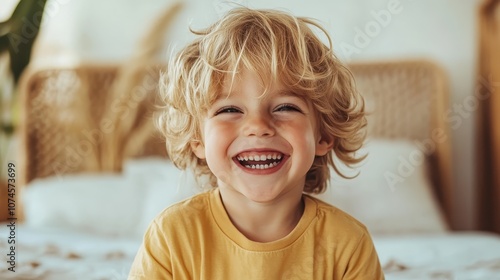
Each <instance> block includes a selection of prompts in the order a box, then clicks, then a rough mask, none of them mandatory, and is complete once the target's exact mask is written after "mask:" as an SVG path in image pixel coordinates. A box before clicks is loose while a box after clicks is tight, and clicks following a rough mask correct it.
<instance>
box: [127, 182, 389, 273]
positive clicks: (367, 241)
mask: <svg viewBox="0 0 500 280" xmlns="http://www.w3.org/2000/svg"><path fill="white" fill-rule="evenodd" d="M304 202H305V208H304V213H303V215H302V217H301V219H300V221H299V223H298V224H297V226H296V227H295V229H294V230H293V231H292V232H290V233H289V234H288V235H287V236H285V237H284V238H282V239H279V240H276V241H273V242H267V243H260V242H254V241H251V240H249V239H248V238H246V237H245V236H244V235H243V234H242V233H240V232H239V231H238V230H237V229H236V227H234V225H233V224H232V223H231V221H230V219H229V217H228V215H227V213H226V211H225V209H224V206H223V204H222V201H221V198H220V195H219V190H218V189H214V190H212V191H209V192H206V193H202V194H199V195H197V196H194V197H193V198H190V199H188V200H185V201H182V202H180V203H177V204H175V205H173V206H171V207H169V208H167V209H165V210H164V211H163V212H162V213H161V214H160V215H159V216H158V217H156V218H155V219H154V221H153V222H152V223H151V225H150V226H149V229H148V230H147V232H146V234H145V236H144V242H143V244H142V246H141V248H140V249H139V252H138V253H137V256H136V257H135V260H134V263H133V265H132V268H131V271H130V275H129V279H131V280H132V279H148V280H160V279H207V280H226V279H227V280H233V279H245V280H246V279H259V280H260V279H272V280H276V279H286V280H293V279H301V280H302V279H322V280H324V279H357V280H363V279H369V280H378V279H384V275H383V273H382V269H381V267H380V263H379V260H378V257H377V253H376V251H375V248H374V246H373V242H372V240H371V238H370V235H369V234H368V232H367V230H366V228H365V226H364V225H362V224H361V223H360V222H358V221H357V220H355V219H354V218H353V217H351V216H349V215H348V214H346V213H344V212H342V211H341V210H339V209H337V208H335V207H334V206H331V205H329V204H326V203H324V202H322V201H320V200H318V199H316V198H313V197H310V196H308V195H304Z"/></svg>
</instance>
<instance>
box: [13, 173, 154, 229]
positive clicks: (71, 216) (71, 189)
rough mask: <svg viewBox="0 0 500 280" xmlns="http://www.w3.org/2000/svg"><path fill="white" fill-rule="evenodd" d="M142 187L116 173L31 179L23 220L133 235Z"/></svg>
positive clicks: (35, 223)
mask: <svg viewBox="0 0 500 280" xmlns="http://www.w3.org/2000/svg"><path fill="white" fill-rule="evenodd" d="M142 187H143V186H141V185H140V184H138V182H137V181H134V180H129V179H127V178H125V177H123V176H121V175H118V174H81V175H71V176H70V175H67V176H63V177H50V178H46V179H38V180H35V181H33V182H31V183H30V184H29V185H28V186H26V188H25V189H24V191H23V200H24V207H25V208H24V209H25V215H26V223H27V224H28V225H31V226H34V227H57V228H67V229H76V230H82V231H87V232H92V233H98V234H105V235H113V236H134V232H135V229H136V227H137V224H138V222H139V218H140V215H141V209H142V208H143V201H144V193H145V192H144V191H143V189H142Z"/></svg>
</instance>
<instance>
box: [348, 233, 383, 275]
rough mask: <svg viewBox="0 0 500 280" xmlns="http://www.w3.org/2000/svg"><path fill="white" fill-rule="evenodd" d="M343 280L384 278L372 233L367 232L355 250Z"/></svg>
mask: <svg viewBox="0 0 500 280" xmlns="http://www.w3.org/2000/svg"><path fill="white" fill-rule="evenodd" d="M342 279H343V280H351V279H352V280H356V279H374V280H383V279H384V273H383V272H382V268H381V267H380V262H379V260H378V256H377V252H376V251H375V247H374V246H373V241H372V239H371V237H370V235H368V234H365V235H363V237H362V238H361V240H360V242H359V244H358V246H357V247H356V249H355V250H354V252H353V254H352V255H351V258H350V260H349V263H348V265H347V270H346V272H345V275H344V277H343V278H342Z"/></svg>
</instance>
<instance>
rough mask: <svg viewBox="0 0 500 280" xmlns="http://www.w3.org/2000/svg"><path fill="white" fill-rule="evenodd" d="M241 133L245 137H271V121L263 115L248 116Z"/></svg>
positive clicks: (272, 133) (272, 131) (272, 130)
mask: <svg viewBox="0 0 500 280" xmlns="http://www.w3.org/2000/svg"><path fill="white" fill-rule="evenodd" d="M243 132H244V133H245V135H246V136H259V137H263V136H273V135H274V133H275V131H274V128H273V126H272V124H271V120H270V119H269V118H267V117H266V116H263V115H254V116H248V117H247V119H246V121H245V124H244V128H243Z"/></svg>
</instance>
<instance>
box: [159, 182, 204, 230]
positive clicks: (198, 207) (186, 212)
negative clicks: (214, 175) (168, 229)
mask: <svg viewBox="0 0 500 280" xmlns="http://www.w3.org/2000/svg"><path fill="white" fill-rule="evenodd" d="M212 192H213V190H209V191H206V192H203V193H200V194H197V195H195V196H192V197H190V198H187V199H185V200H182V201H180V202H177V203H175V204H173V205H171V206H169V207H167V208H165V209H164V210H163V211H162V212H160V213H159V214H158V215H157V216H156V218H155V219H154V221H153V222H154V223H156V224H158V225H159V226H161V227H162V226H165V225H169V224H177V225H178V224H179V223H182V222H183V221H189V220H191V221H193V220H197V219H200V218H202V219H203V218H205V217H204V216H206V215H207V213H208V212H209V211H208V209H209V207H210V195H211V193H212Z"/></svg>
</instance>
